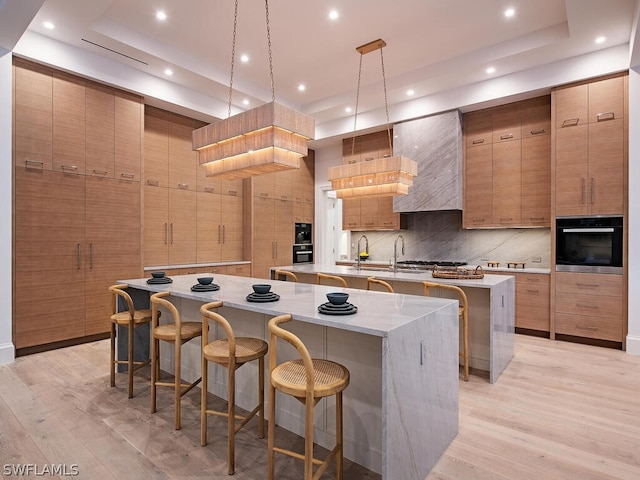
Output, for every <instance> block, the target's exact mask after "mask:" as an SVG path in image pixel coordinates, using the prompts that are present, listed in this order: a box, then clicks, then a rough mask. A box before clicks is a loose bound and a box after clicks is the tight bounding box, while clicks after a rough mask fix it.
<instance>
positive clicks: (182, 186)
mask: <svg viewBox="0 0 640 480" xmlns="http://www.w3.org/2000/svg"><path fill="white" fill-rule="evenodd" d="M178 188H179V189H181V190H186V189H187V188H189V184H188V183H179V184H178Z"/></svg>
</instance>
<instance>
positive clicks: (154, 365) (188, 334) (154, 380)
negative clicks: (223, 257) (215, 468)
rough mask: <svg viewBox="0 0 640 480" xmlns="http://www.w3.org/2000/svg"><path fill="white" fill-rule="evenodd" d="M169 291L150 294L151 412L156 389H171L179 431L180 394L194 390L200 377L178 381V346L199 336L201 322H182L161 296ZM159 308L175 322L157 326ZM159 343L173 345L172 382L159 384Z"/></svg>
mask: <svg viewBox="0 0 640 480" xmlns="http://www.w3.org/2000/svg"><path fill="white" fill-rule="evenodd" d="M168 296H169V292H158V293H154V294H153V295H151V313H152V320H151V338H152V342H151V413H156V387H172V388H173V389H174V403H175V429H176V430H180V400H181V398H182V396H183V395H184V394H186V393H187V392H189V391H190V390H191V389H192V388H193V387H195V386H196V385H197V384H198V383H200V381H201V380H202V377H201V378H198V379H197V380H196V381H195V382H193V383H186V384H185V383H182V381H181V380H180V370H181V351H182V345H183V344H184V343H186V342H188V341H189V340H191V339H193V338H196V337H199V336H201V335H202V323H201V322H183V321H182V320H181V318H180V313H179V312H178V309H177V308H176V307H175V305H173V303H171V302H170V301H168V300H165V299H164V297H168ZM160 305H161V306H163V307H165V308H166V309H167V310H169V312H170V313H171V315H173V320H174V322H175V323H165V324H162V325H158V318H159V316H160V315H159V314H160V312H159V311H158V306H160ZM160 340H162V341H164V342H169V343H173V345H174V355H175V378H174V381H173V382H160V381H158V379H159V378H160Z"/></svg>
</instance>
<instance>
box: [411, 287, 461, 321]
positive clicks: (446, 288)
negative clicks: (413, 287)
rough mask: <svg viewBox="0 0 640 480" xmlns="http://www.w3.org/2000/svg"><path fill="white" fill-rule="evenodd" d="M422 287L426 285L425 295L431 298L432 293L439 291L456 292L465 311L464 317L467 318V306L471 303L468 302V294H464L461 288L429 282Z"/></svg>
mask: <svg viewBox="0 0 640 480" xmlns="http://www.w3.org/2000/svg"><path fill="white" fill-rule="evenodd" d="M422 285H424V294H425V295H426V296H429V292H430V291H432V290H438V289H440V290H444V291H449V292H454V293H455V294H456V295H457V296H458V301H459V302H460V307H461V308H462V309H463V315H464V316H465V317H466V316H467V309H468V307H467V306H468V305H469V303H468V301H467V295H466V293H464V290H462V289H461V288H460V287H456V286H455V285H445V284H444V283H435V282H427V281H424V282H422Z"/></svg>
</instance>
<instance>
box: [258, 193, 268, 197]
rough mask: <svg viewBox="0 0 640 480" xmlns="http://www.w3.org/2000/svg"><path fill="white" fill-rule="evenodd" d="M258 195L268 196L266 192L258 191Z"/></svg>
mask: <svg viewBox="0 0 640 480" xmlns="http://www.w3.org/2000/svg"><path fill="white" fill-rule="evenodd" d="M260 196H261V197H268V196H269V194H268V193H266V192H260Z"/></svg>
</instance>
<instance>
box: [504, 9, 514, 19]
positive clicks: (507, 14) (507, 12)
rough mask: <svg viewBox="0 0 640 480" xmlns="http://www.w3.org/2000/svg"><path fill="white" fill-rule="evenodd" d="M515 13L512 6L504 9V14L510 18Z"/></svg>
mask: <svg viewBox="0 0 640 480" xmlns="http://www.w3.org/2000/svg"><path fill="white" fill-rule="evenodd" d="M515 14H516V10H515V9H514V8H507V9H506V10H505V11H504V16H505V17H507V18H511V17H513V16H514V15H515Z"/></svg>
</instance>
